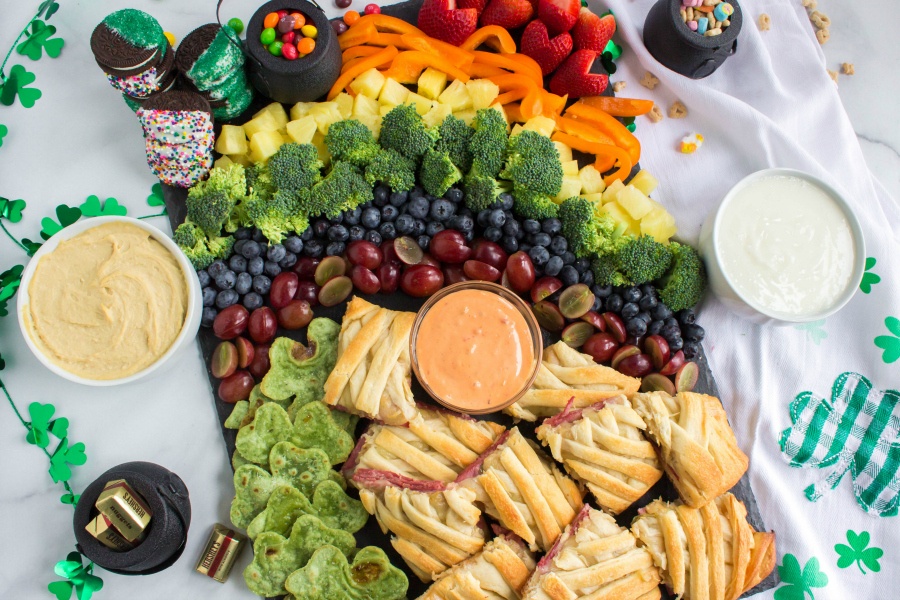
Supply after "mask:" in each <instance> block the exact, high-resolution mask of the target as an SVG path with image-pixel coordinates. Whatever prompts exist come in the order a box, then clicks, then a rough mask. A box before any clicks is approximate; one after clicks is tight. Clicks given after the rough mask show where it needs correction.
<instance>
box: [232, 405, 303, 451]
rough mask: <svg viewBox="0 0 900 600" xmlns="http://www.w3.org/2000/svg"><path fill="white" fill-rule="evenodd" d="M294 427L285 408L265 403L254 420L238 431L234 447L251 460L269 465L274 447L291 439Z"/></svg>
mask: <svg viewBox="0 0 900 600" xmlns="http://www.w3.org/2000/svg"><path fill="white" fill-rule="evenodd" d="M293 428H294V426H293V425H292V424H291V420H290V419H288V416H287V413H286V412H285V410H284V409H283V408H281V407H280V406H278V405H277V404H274V403H272V404H263V405H262V406H261V407H260V408H259V410H257V411H256V415H254V417H253V420H252V421H251V422H250V423H249V424H247V425H244V426H243V427H241V429H240V431H238V434H237V438H235V442H234V447H235V449H236V450H237V451H238V452H240V453H241V456H243V457H244V458H246V459H247V460H249V461H250V462H253V463H256V464H258V465H263V466H267V465H268V461H269V453H270V452H271V451H272V447H273V446H275V444H277V443H278V442H289V441H291V431H292V430H293ZM301 447H302V446H301Z"/></svg>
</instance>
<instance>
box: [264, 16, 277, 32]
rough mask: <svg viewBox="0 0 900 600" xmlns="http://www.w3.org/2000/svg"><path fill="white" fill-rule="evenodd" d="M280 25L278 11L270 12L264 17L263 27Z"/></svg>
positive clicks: (268, 27)
mask: <svg viewBox="0 0 900 600" xmlns="http://www.w3.org/2000/svg"><path fill="white" fill-rule="evenodd" d="M276 25H278V13H269V14H267V15H266V18H265V19H263V28H265V29H270V28H273V29H274V27H275V26H276Z"/></svg>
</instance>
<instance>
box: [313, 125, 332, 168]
mask: <svg viewBox="0 0 900 600" xmlns="http://www.w3.org/2000/svg"><path fill="white" fill-rule="evenodd" d="M310 143H311V144H312V145H313V146H315V147H316V150H318V151H319V160H321V161H322V164H323V165H326V166H328V165H329V164H331V153H330V152H329V151H328V147H327V146H326V145H325V134H324V133H322V132H321V131H316V133H315V135H314V136H313V138H312V141H311V142H310Z"/></svg>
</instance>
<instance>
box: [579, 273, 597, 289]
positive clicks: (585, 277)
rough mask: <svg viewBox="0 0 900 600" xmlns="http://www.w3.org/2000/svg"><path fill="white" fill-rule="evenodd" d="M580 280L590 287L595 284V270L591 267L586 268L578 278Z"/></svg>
mask: <svg viewBox="0 0 900 600" xmlns="http://www.w3.org/2000/svg"><path fill="white" fill-rule="evenodd" d="M578 281H579V282H580V283H583V284H584V285H586V286H588V287H591V286H592V285H594V272H593V271H591V270H590V269H588V270H586V271H585V272H584V273H582V274H581V277H579V278H578Z"/></svg>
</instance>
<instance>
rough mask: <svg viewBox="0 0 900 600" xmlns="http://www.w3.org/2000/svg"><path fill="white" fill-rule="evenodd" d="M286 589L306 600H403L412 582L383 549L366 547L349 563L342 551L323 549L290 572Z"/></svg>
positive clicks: (330, 547) (331, 548)
mask: <svg viewBox="0 0 900 600" xmlns="http://www.w3.org/2000/svg"><path fill="white" fill-rule="evenodd" d="M285 588H287V591H288V592H290V593H291V594H293V595H294V597H295V598H298V599H299V598H302V599H303V600H335V599H337V598H340V599H341V600H402V599H403V598H406V590H407V589H408V588H409V580H407V579H406V575H404V574H403V571H401V570H400V569H398V568H397V567H395V566H393V565H391V562H390V560H389V559H388V557H387V555H386V554H385V553H384V551H383V550H382V549H381V548H376V547H375V546H366V547H365V548H363V549H362V550H360V551H359V552H358V553H357V554H356V556H355V557H354V558H353V563H352V564H350V563H348V561H347V558H346V557H345V556H344V555H343V553H341V551H340V550H339V549H337V548H335V547H334V546H323V547H321V548H319V549H318V550H316V553H315V554H313V555H312V558H310V559H309V562H308V563H306V566H305V567H303V568H301V569H298V570H297V571H294V572H293V573H291V575H290V577H288V579H287V582H286V583H285Z"/></svg>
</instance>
